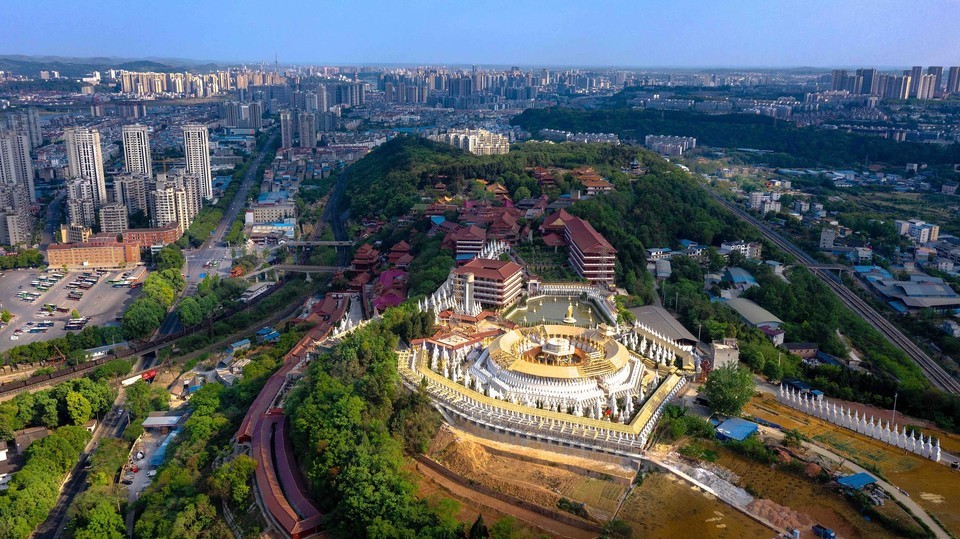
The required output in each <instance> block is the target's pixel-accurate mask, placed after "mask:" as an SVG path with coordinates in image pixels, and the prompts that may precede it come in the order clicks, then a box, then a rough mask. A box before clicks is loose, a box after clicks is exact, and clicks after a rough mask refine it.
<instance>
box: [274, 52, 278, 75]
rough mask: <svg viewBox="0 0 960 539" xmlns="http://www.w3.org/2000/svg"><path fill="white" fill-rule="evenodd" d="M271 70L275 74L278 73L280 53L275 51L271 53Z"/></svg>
mask: <svg viewBox="0 0 960 539" xmlns="http://www.w3.org/2000/svg"><path fill="white" fill-rule="evenodd" d="M273 72H274V73H276V74H277V75H279V74H280V55H279V54H277V53H276V51H274V53H273Z"/></svg>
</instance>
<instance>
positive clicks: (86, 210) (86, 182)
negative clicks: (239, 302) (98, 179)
mask: <svg viewBox="0 0 960 539" xmlns="http://www.w3.org/2000/svg"><path fill="white" fill-rule="evenodd" d="M66 186H67V219H68V221H69V222H70V224H72V225H83V226H86V227H92V226H93V224H94V223H95V222H96V220H97V209H98V208H99V206H98V205H97V204H96V203H95V201H94V198H95V197H94V193H95V192H96V186H95V185H94V180H92V179H90V178H74V179H72V180H68V181H67V184H66Z"/></svg>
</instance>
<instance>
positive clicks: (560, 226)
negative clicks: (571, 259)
mask: <svg viewBox="0 0 960 539" xmlns="http://www.w3.org/2000/svg"><path fill="white" fill-rule="evenodd" d="M570 219H573V216H572V215H570V214H569V213H567V210H557V211H555V212H553V213H551V214H550V215H549V216H548V217H547V218H546V219H544V220H543V224H542V225H540V232H541V233H543V234H548V233H550V232H553V233H555V234H561V235H562V234H563V231H564V229H565V228H566V227H565V226H564V223H566V222H567V221H569V220H570Z"/></svg>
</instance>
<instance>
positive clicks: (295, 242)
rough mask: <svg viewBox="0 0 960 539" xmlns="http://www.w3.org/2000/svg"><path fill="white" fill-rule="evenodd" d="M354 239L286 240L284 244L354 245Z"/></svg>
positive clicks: (304, 245) (297, 245) (308, 245)
mask: <svg viewBox="0 0 960 539" xmlns="http://www.w3.org/2000/svg"><path fill="white" fill-rule="evenodd" d="M353 244H354V242H352V241H338V240H324V241H319V240H318V241H310V240H304V241H286V242H284V243H283V245H287V246H289V247H353Z"/></svg>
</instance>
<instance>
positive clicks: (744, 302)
mask: <svg viewBox="0 0 960 539" xmlns="http://www.w3.org/2000/svg"><path fill="white" fill-rule="evenodd" d="M725 303H726V304H727V305H728V306H729V307H730V308H731V309H733V310H734V311H736V312H737V314H739V315H740V316H742V317H743V318H744V319H745V320H746V321H747V322H749V323H750V324H752V325H754V326H760V325H763V324H782V323H783V320H780V319H779V318H777V317H776V316H774V315H773V313H771V312H770V311H768V310H766V309H764V308H763V307H761V306H759V305H757V304H756V303H754V302H753V301H751V300H749V299H746V298H734V299H730V300H727V301H726V302H725Z"/></svg>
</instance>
